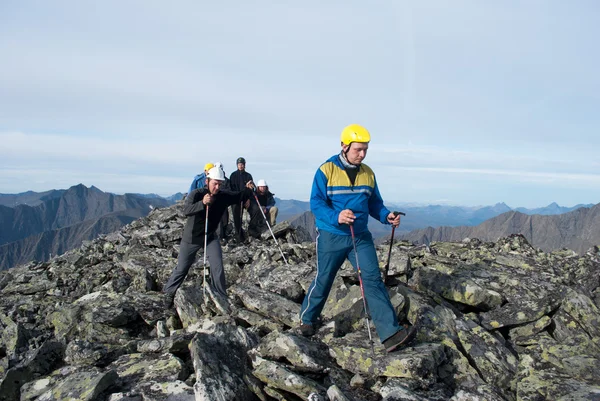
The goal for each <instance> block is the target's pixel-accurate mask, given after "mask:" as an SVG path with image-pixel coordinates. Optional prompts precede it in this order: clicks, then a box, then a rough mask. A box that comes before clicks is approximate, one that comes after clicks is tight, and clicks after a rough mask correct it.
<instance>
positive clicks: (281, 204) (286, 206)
mask: <svg viewBox="0 0 600 401" xmlns="http://www.w3.org/2000/svg"><path fill="white" fill-rule="evenodd" d="M275 204H276V205H277V208H278V209H279V214H278V216H277V220H278V221H284V220H289V219H290V218H292V217H295V216H298V215H300V214H302V213H304V212H306V211H308V210H310V203H309V202H306V201H299V200H295V199H279V198H277V197H275Z"/></svg>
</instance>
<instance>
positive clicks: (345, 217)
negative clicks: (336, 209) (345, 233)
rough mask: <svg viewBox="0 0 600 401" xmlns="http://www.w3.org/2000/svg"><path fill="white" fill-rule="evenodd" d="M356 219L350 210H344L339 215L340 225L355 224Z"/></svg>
mask: <svg viewBox="0 0 600 401" xmlns="http://www.w3.org/2000/svg"><path fill="white" fill-rule="evenodd" d="M354 219H356V216H355V215H354V213H352V210H350V209H345V210H342V211H341V212H340V214H339V215H338V223H339V224H352V223H354Z"/></svg>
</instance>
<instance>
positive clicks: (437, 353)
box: [328, 333, 446, 383]
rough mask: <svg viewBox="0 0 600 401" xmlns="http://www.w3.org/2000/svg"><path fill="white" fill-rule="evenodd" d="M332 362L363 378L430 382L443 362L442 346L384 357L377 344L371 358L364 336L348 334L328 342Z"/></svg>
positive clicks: (420, 347) (412, 348)
mask: <svg viewBox="0 0 600 401" xmlns="http://www.w3.org/2000/svg"><path fill="white" fill-rule="evenodd" d="M328 345H329V347H330V349H331V352H332V353H333V355H334V358H335V360H336V362H337V363H338V364H339V365H340V366H341V367H342V368H344V369H346V370H349V371H351V372H353V373H360V374H364V375H367V376H385V377H405V378H411V379H415V380H418V381H421V382H423V383H434V382H435V381H436V380H437V378H436V372H437V369H438V367H439V366H440V365H441V364H442V363H443V362H444V361H445V358H446V355H445V353H444V347H443V345H439V344H418V345H415V346H409V347H404V348H402V349H400V350H399V351H396V352H393V353H391V354H386V353H385V350H384V349H383V348H382V346H381V345H379V344H378V345H377V347H376V348H375V355H373V353H372V352H371V348H370V347H369V345H368V337H366V334H364V333H351V334H348V335H346V336H344V337H342V338H332V339H331V340H329V341H328Z"/></svg>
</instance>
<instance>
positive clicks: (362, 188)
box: [310, 154, 391, 235]
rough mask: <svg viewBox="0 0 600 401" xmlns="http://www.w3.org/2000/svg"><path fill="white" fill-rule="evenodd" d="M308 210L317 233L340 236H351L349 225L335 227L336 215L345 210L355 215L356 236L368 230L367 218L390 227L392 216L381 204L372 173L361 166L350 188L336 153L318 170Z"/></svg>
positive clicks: (367, 168)
mask: <svg viewBox="0 0 600 401" xmlns="http://www.w3.org/2000/svg"><path fill="white" fill-rule="evenodd" d="M310 209H311V211H312V212H313V214H314V215H315V218H316V223H317V228H318V229H319V230H323V231H328V232H331V233H334V234H339V235H350V226H348V225H347V224H338V215H339V214H340V212H341V211H342V210H344V209H350V210H352V212H354V214H355V215H356V220H354V232H355V233H356V234H359V233H363V232H365V231H368V228H367V223H368V221H369V215H371V216H373V217H374V218H375V219H377V220H379V221H380V222H382V223H383V224H389V223H388V221H387V216H388V215H389V214H390V213H391V212H390V211H389V210H388V209H387V208H386V207H385V206H384V205H383V199H381V195H380V193H379V189H378V188H377V181H376V180H375V173H373V170H371V168H370V167H369V166H367V165H366V164H361V165H360V169H359V171H358V173H357V175H356V179H355V180H354V185H352V183H351V181H350V178H348V174H347V173H346V170H345V169H344V165H343V164H342V162H341V161H340V159H339V154H338V155H335V156H332V157H330V158H329V159H328V160H327V161H326V162H325V163H323V164H322V165H321V167H319V169H318V170H317V172H316V174H315V179H314V181H313V185H312V192H311V194H310Z"/></svg>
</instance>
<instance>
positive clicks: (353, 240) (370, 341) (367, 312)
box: [350, 224, 375, 356]
mask: <svg viewBox="0 0 600 401" xmlns="http://www.w3.org/2000/svg"><path fill="white" fill-rule="evenodd" d="M350 234H352V247H353V248H354V256H356V271H357V272H358V283H359V284H360V293H361V295H362V299H363V307H364V308H365V320H366V323H367V332H368V333H369V343H370V344H371V352H372V353H373V356H375V348H374V347H373V337H371V325H370V324H369V309H368V308H367V299H366V298H365V289H364V286H363V281H362V275H361V274H360V264H359V263H358V252H357V251H356V237H355V236H354V227H353V226H352V224H350Z"/></svg>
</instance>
